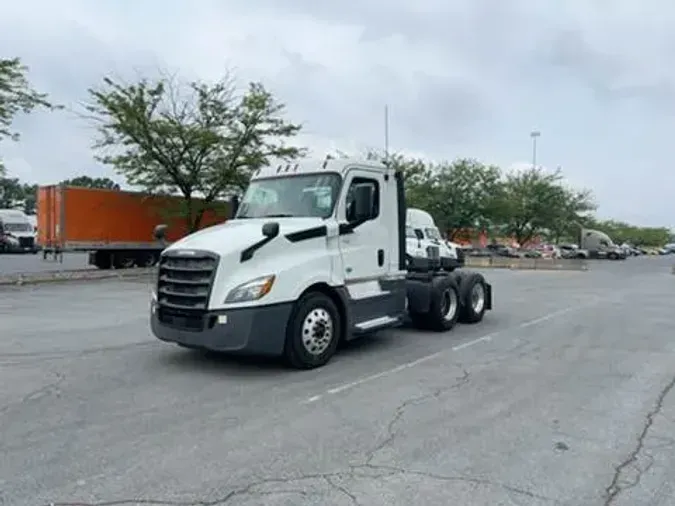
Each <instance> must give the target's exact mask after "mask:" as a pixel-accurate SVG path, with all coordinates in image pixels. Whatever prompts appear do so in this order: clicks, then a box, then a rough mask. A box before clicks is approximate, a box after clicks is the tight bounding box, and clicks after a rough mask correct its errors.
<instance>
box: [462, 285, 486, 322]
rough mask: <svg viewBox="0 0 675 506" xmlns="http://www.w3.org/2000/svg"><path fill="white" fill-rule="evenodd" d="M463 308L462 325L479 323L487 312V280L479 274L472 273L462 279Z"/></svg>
mask: <svg viewBox="0 0 675 506" xmlns="http://www.w3.org/2000/svg"><path fill="white" fill-rule="evenodd" d="M459 296H460V303H461V305H462V308H461V310H460V313H459V321H460V322H462V323H478V322H479V321H481V320H482V319H483V316H484V315H485V311H486V310H487V288H486V286H485V278H483V276H482V275H480V274H478V273H471V274H468V275H466V276H465V277H464V278H463V279H462V284H461V286H460V290H459Z"/></svg>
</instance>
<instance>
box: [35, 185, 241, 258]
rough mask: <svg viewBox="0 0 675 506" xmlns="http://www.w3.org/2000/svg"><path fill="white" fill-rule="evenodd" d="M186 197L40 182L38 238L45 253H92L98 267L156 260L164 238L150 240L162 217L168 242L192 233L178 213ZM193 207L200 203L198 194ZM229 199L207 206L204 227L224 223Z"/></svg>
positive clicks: (202, 224)
mask: <svg viewBox="0 0 675 506" xmlns="http://www.w3.org/2000/svg"><path fill="white" fill-rule="evenodd" d="M182 202H183V199H182V197H172V196H152V195H147V194H144V193H137V192H127V191H120V190H105V189H94V188H81V187H68V186H61V185H52V186H42V187H40V188H38V198H37V223H38V243H39V245H40V246H41V247H42V248H43V252H44V257H45V258H46V257H47V255H49V254H50V253H54V254H60V253H62V252H66V251H83V252H88V253H89V264H90V265H94V266H96V267H98V268H99V269H110V268H115V269H120V268H126V267H134V266H139V267H148V266H151V265H154V264H155V263H156V262H157V259H158V258H159V254H160V252H161V251H162V249H163V248H164V247H165V246H166V243H162V242H159V241H153V240H152V232H153V230H154V228H155V226H157V225H158V224H159V223H164V224H166V225H167V236H166V241H167V242H173V241H176V240H178V239H180V238H182V237H184V236H186V235H187V234H188V227H187V224H186V220H185V218H184V216H183V215H182V214H181V213H180V209H181V207H182ZM194 204H195V207H196V206H198V205H199V204H200V201H199V200H198V199H195V202H194ZM227 213H228V209H227V205H226V204H219V210H218V212H215V211H212V210H210V211H206V212H205V213H204V216H203V218H202V221H201V227H202V228H203V227H208V226H210V225H215V224H217V223H222V222H223V221H225V219H226V217H227V216H228V214H227Z"/></svg>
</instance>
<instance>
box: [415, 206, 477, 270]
mask: <svg viewBox="0 0 675 506" xmlns="http://www.w3.org/2000/svg"><path fill="white" fill-rule="evenodd" d="M405 235H406V246H405V248H406V255H407V257H408V258H409V259H410V258H424V257H427V256H428V253H429V247H430V246H432V247H433V246H435V247H438V251H439V254H440V257H441V267H442V268H443V269H445V270H448V271H453V270H454V269H456V268H458V267H461V266H463V265H464V252H463V251H462V248H461V247H460V246H459V244H455V243H453V242H450V241H446V240H445V239H443V236H441V233H440V231H439V230H438V227H437V226H436V224H435V223H434V218H433V217H432V216H431V214H429V213H428V212H426V211H424V210H422V209H414V208H410V209H408V210H407V212H406V234H405Z"/></svg>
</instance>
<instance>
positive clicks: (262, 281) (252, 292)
mask: <svg viewBox="0 0 675 506" xmlns="http://www.w3.org/2000/svg"><path fill="white" fill-rule="evenodd" d="M273 284H274V276H273V275H270V276H262V277H260V278H255V279H252V280H251V281H248V282H246V283H244V284H243V285H239V286H238V287H236V288H235V289H234V290H232V291H231V292H230V293H228V294H227V297H226V298H225V302H249V301H252V300H258V299H261V298H262V297H264V296H265V295H267V294H268V293H270V290H271V289H272V285H273Z"/></svg>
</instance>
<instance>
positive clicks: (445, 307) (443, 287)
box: [427, 277, 460, 332]
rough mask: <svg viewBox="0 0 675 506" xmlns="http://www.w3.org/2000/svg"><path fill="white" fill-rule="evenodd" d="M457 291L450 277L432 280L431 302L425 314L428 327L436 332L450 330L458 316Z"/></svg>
mask: <svg viewBox="0 0 675 506" xmlns="http://www.w3.org/2000/svg"><path fill="white" fill-rule="evenodd" d="M459 308H460V305H459V291H458V288H457V283H456V282H455V280H454V279H453V278H451V277H441V278H436V279H435V280H434V281H433V288H432V294H431V304H430V306H429V313H428V315H427V322H428V328H429V329H430V330H435V331H438V332H443V331H446V330H450V329H451V328H453V327H454V326H455V324H456V323H457V319H458V318H459Z"/></svg>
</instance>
